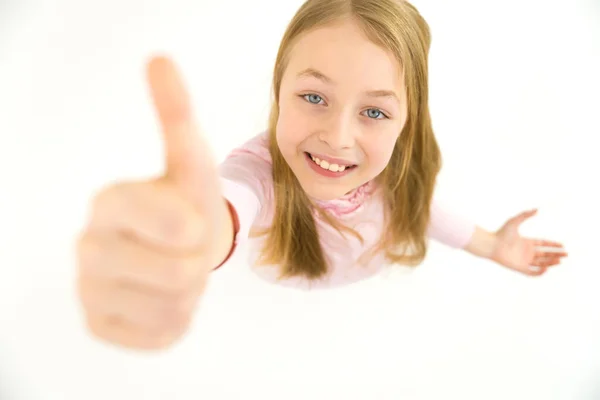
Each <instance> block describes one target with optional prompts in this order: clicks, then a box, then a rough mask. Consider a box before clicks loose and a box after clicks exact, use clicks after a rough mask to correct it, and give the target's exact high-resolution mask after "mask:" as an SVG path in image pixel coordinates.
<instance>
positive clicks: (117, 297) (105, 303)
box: [78, 277, 204, 334]
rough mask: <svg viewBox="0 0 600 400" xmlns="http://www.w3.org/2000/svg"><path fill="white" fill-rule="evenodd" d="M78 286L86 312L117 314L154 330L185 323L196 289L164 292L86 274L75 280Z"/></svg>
mask: <svg viewBox="0 0 600 400" xmlns="http://www.w3.org/2000/svg"><path fill="white" fill-rule="evenodd" d="M203 285H204V283H202V286H203ZM78 289H79V298H80V299H81V303H82V305H83V306H84V307H85V309H86V311H87V312H91V313H97V314H104V315H112V316H117V317H119V318H120V320H122V321H125V322H127V323H130V324H132V325H135V326H139V327H141V328H144V329H146V330H148V331H149V332H154V333H157V334H159V333H160V332H161V331H165V330H169V329H173V327H174V326H180V325H182V324H187V321H188V319H189V318H191V316H192V313H193V310H194V308H195V305H196V303H197V301H198V295H197V293H198V292H197V291H195V290H194V291H191V292H188V293H182V294H180V295H167V294H164V293H160V292H157V291H154V290H148V289H147V288H145V287H143V286H140V285H133V284H115V282H113V281H109V280H106V279H89V278H88V277H81V278H80V279H79V280H78Z"/></svg>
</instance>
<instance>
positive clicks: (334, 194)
mask: <svg viewBox="0 0 600 400" xmlns="http://www.w3.org/2000/svg"><path fill="white" fill-rule="evenodd" d="M301 186H302V188H303V189H304V191H305V192H306V194H307V195H308V197H310V198H311V199H313V200H319V201H330V200H335V199H339V198H340V197H343V196H344V195H346V193H348V192H350V191H352V190H353V189H354V188H352V187H348V188H343V187H340V188H336V187H331V186H325V185H319V184H316V183H315V182H310V183H308V184H303V183H301Z"/></svg>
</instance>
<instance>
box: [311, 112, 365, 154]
mask: <svg viewBox="0 0 600 400" xmlns="http://www.w3.org/2000/svg"><path fill="white" fill-rule="evenodd" d="M354 130H355V127H354V123H353V121H352V119H351V118H349V117H347V116H344V115H339V116H336V117H332V118H331V120H330V121H329V124H328V126H327V127H326V128H325V129H323V130H322V131H321V132H320V133H319V139H320V140H321V141H322V142H325V143H327V145H329V147H330V148H331V149H332V150H343V149H350V148H352V147H354V141H355V135H356V134H355V132H354Z"/></svg>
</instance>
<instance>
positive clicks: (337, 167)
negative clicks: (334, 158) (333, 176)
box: [304, 152, 356, 172]
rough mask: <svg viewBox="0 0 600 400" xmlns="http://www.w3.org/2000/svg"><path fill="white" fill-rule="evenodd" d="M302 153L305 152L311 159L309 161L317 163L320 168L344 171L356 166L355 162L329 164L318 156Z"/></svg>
mask: <svg viewBox="0 0 600 400" xmlns="http://www.w3.org/2000/svg"><path fill="white" fill-rule="evenodd" d="M304 154H306V156H307V157H308V158H309V159H310V160H311V162H313V163H314V164H316V165H318V166H319V167H320V168H322V169H324V170H326V171H331V172H344V171H348V170H351V169H353V168H356V164H350V165H339V164H330V163H329V162H327V161H325V160H320V159H319V158H317V157H314V156H313V155H312V154H310V153H307V152H305V153H304Z"/></svg>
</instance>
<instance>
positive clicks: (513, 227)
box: [492, 210, 567, 275]
mask: <svg viewBox="0 0 600 400" xmlns="http://www.w3.org/2000/svg"><path fill="white" fill-rule="evenodd" d="M536 212H537V210H530V211H526V212H523V213H521V214H519V215H517V216H515V217H513V218H511V219H509V220H508V221H507V222H506V223H505V224H504V225H503V226H502V227H501V228H500V229H499V230H498V231H497V232H496V238H497V241H496V246H495V248H494V252H493V254H492V259H493V260H494V261H496V262H498V263H500V264H502V265H504V266H506V267H508V268H510V269H513V270H516V271H519V272H523V273H527V274H529V275H541V274H542V273H544V272H545V271H546V268H548V267H550V266H552V265H556V264H559V263H560V259H561V258H562V257H565V256H566V255H567V254H566V253H565V252H564V249H563V246H562V244H560V243H557V242H553V241H549V240H543V239H530V238H525V237H522V236H521V235H520V234H519V227H520V225H521V224H522V223H523V222H524V221H525V220H526V219H528V218H530V217H532V216H533V215H535V214H536ZM544 248H550V250H548V249H544ZM532 266H533V267H537V268H538V270H532V269H531V267H532Z"/></svg>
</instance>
